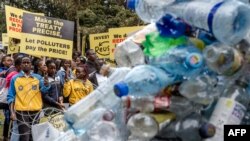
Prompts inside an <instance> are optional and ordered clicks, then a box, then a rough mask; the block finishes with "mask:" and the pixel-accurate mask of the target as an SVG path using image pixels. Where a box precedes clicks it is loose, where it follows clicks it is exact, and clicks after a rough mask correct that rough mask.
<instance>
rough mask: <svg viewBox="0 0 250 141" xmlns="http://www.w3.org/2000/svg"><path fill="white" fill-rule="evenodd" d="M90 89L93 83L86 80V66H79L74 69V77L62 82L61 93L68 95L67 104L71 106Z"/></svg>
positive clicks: (89, 91) (91, 89) (90, 90)
mask: <svg viewBox="0 0 250 141" xmlns="http://www.w3.org/2000/svg"><path fill="white" fill-rule="evenodd" d="M92 91H93V85H92V84H91V82H90V81H89V80H88V71H87V68H86V66H79V67H77V69H76V78H75V79H72V80H70V81H67V82H66V83H65V84H64V88H63V95H64V97H69V104H70V106H72V105H73V104H75V103H77V102H78V101H79V100H81V99H82V98H84V97H85V96H87V95H88V94H90V93H91V92H92Z"/></svg>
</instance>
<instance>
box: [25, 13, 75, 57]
mask: <svg viewBox="0 0 250 141" xmlns="http://www.w3.org/2000/svg"><path fill="white" fill-rule="evenodd" d="M22 32H23V36H22V37H21V48H20V52H22V53H27V54H34V55H38V56H48V57H52V58H62V59H70V60H71V59H72V49H73V36H74V22H71V21H67V20H62V19H56V18H51V17H45V16H39V15H34V14H29V13H24V14H23V26H22Z"/></svg>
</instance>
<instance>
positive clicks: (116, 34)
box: [109, 26, 143, 63]
mask: <svg viewBox="0 0 250 141" xmlns="http://www.w3.org/2000/svg"><path fill="white" fill-rule="evenodd" d="M142 28H143V26H133V27H121V28H110V29H109V46H110V59H111V61H112V62H113V63H114V60H115V59H114V50H115V47H116V45H117V44H118V43H120V42H122V41H124V40H125V39H126V38H127V37H128V36H129V35H130V34H133V33H134V32H137V31H139V30H141V29H142Z"/></svg>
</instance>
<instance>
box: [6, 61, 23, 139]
mask: <svg viewBox="0 0 250 141" xmlns="http://www.w3.org/2000/svg"><path fill="white" fill-rule="evenodd" d="M21 64H22V57H19V58H17V59H16V60H15V67H14V68H15V70H14V71H12V72H10V73H9V74H8V75H7V77H6V88H9V87H10V81H11V79H12V78H13V77H14V76H15V75H16V74H18V73H19V72H20V71H21ZM12 118H13V117H11V119H12ZM12 120H13V119H12ZM6 130H9V128H7V129H6ZM18 134H19V132H18V126H17V122H16V120H15V121H13V127H12V134H11V137H10V141H19V135H18Z"/></svg>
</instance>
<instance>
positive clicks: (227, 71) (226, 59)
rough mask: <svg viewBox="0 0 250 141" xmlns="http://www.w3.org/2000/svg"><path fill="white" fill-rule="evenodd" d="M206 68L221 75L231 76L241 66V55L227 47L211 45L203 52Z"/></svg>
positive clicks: (216, 44)
mask: <svg viewBox="0 0 250 141" xmlns="http://www.w3.org/2000/svg"><path fill="white" fill-rule="evenodd" d="M203 54H204V58H205V60H206V63H207V65H208V67H209V68H210V69H211V70H213V71H215V72H216V73H218V74H221V75H227V76H231V75H234V74H235V73H237V72H238V71H239V70H240V69H241V68H242V66H243V58H242V55H241V53H240V52H239V51H238V50H236V49H234V48H232V47H229V46H227V45H223V44H220V43H215V44H212V45H210V46H208V47H206V49H205V50H204V52H203Z"/></svg>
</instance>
